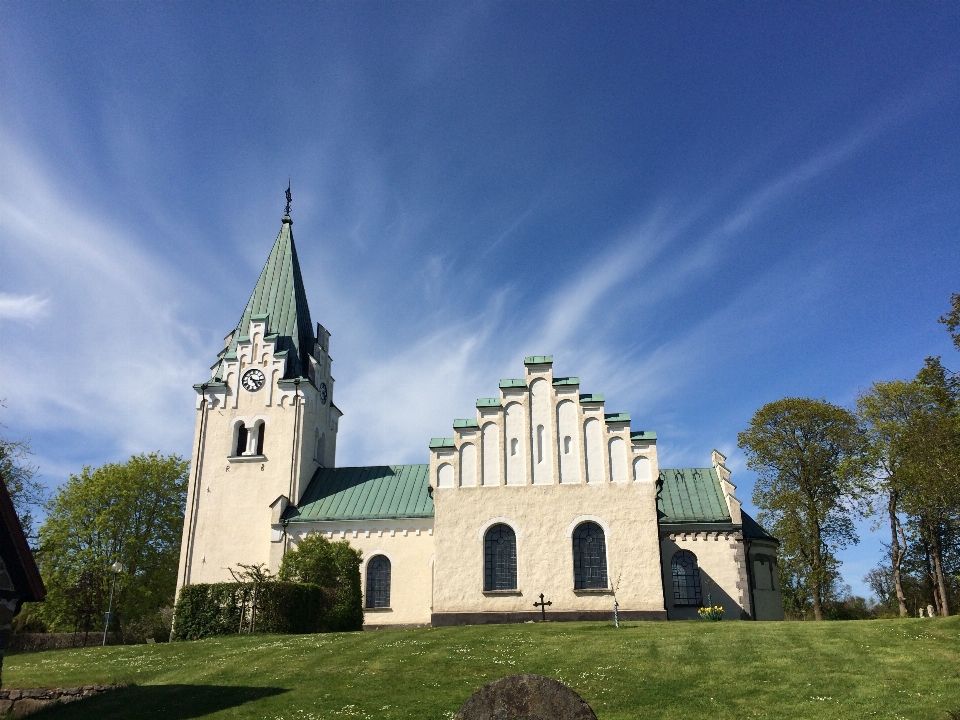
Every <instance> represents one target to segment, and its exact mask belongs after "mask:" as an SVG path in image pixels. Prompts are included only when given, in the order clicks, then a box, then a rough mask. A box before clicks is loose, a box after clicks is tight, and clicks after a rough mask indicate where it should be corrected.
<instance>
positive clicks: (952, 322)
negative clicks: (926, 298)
mask: <svg viewBox="0 0 960 720" xmlns="http://www.w3.org/2000/svg"><path fill="white" fill-rule="evenodd" d="M939 322H941V323H943V324H944V325H946V326H947V332H949V333H950V337H952V338H953V344H954V345H956V346H957V350H960V293H954V294H953V295H951V296H950V312H948V313H947V314H946V315H944V316H943V317H941V318H940V320H939Z"/></svg>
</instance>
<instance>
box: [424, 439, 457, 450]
mask: <svg viewBox="0 0 960 720" xmlns="http://www.w3.org/2000/svg"><path fill="white" fill-rule="evenodd" d="M452 447H454V444H453V438H430V449H431V450H435V449H437V448H452Z"/></svg>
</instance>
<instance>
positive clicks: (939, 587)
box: [930, 535, 950, 617]
mask: <svg viewBox="0 0 960 720" xmlns="http://www.w3.org/2000/svg"><path fill="white" fill-rule="evenodd" d="M930 549H931V550H932V551H933V552H932V553H931V555H932V556H933V572H934V575H935V577H936V581H937V582H936V585H935V586H934V592H937V593H939V596H940V603H939V604H940V608H939V610H940V614H941V615H942V616H944V617H946V616H948V615H949V614H950V604H949V603H948V602H947V583H946V582H945V580H944V577H943V557H942V555H943V551H942V549H941V547H940V538H939V537H937V536H936V535H934V537H933V540H932V542H931V548H930Z"/></svg>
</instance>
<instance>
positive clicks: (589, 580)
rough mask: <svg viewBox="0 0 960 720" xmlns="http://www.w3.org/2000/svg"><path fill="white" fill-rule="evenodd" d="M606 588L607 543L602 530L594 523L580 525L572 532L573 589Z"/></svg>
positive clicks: (607, 585)
mask: <svg viewBox="0 0 960 720" xmlns="http://www.w3.org/2000/svg"><path fill="white" fill-rule="evenodd" d="M607 587H609V582H608V580H607V541H606V538H605V537H604V535H603V528H602V527H600V526H599V525H597V524H596V523H595V522H585V523H581V524H579V525H577V529H576V530H574V531H573V589H574V590H605V589H607Z"/></svg>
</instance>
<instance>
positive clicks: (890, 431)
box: [857, 380, 927, 617]
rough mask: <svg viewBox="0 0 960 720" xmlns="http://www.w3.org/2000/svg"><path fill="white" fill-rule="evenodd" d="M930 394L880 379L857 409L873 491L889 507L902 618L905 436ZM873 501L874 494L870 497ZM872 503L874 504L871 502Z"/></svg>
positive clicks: (893, 565)
mask: <svg viewBox="0 0 960 720" xmlns="http://www.w3.org/2000/svg"><path fill="white" fill-rule="evenodd" d="M926 396H927V393H926V392H925V390H924V388H923V387H922V386H921V385H919V384H917V383H914V382H903V381H902V380H894V381H893V382H876V383H874V384H873V386H872V387H871V388H870V390H869V391H867V392H865V393H862V394H861V395H860V397H859V398H857V412H858V414H859V416H860V420H861V422H862V423H863V425H864V428H865V430H866V437H867V453H868V456H867V457H868V464H869V466H870V467H871V469H872V471H873V472H872V475H873V477H872V479H873V484H872V487H871V490H872V491H873V492H872V494H873V495H874V496H875V497H876V498H878V499H880V501H881V502H882V503H883V505H884V506H885V507H886V513H887V520H888V521H889V523H890V567H891V569H892V583H893V590H894V592H895V593H896V598H897V608H898V612H899V614H900V617H906V616H907V601H906V596H905V595H904V592H903V582H902V579H901V571H902V566H903V558H904V555H905V554H906V552H907V538H906V534H905V532H904V528H903V524H902V523H901V521H900V513H901V511H902V507H901V505H902V497H903V493H904V483H905V481H906V478H905V477H904V476H903V473H902V472H901V467H902V465H903V463H904V457H903V454H904V451H905V446H904V439H905V436H906V435H907V433H908V432H909V428H910V426H911V420H912V418H913V417H914V416H915V415H916V413H917V412H918V411H920V409H921V408H922V407H923V406H924V405H925V400H926ZM868 499H869V500H870V501H872V500H873V497H871V498H868ZM869 504H872V503H868V505H869Z"/></svg>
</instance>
